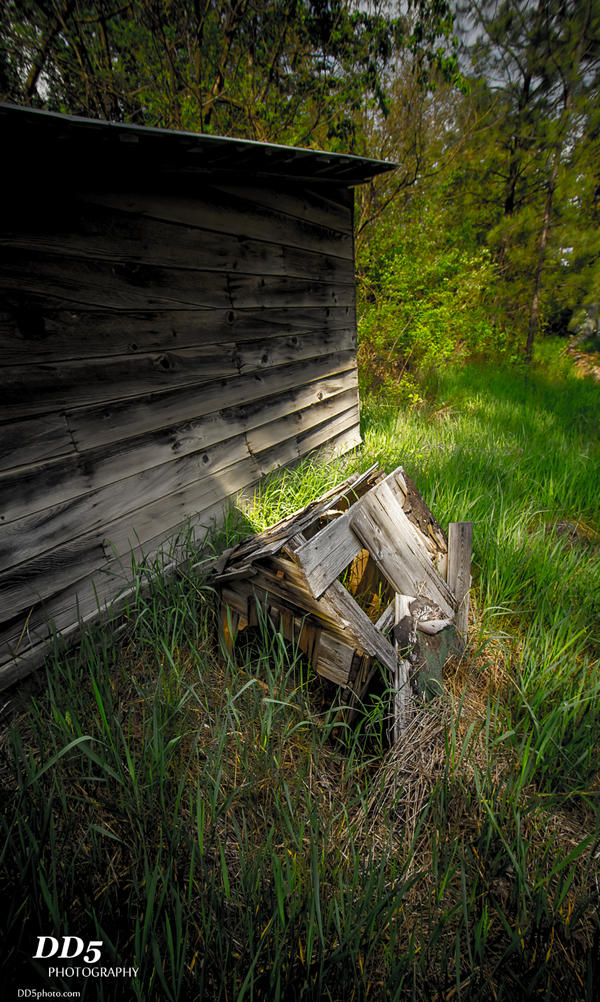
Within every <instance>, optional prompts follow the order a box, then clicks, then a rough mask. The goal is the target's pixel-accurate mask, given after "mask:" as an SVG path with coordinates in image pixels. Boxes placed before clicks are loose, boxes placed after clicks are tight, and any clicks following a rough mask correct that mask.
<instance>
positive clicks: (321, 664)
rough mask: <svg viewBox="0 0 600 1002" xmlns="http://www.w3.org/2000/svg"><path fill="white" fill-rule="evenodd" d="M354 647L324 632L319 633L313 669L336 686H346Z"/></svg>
mask: <svg viewBox="0 0 600 1002" xmlns="http://www.w3.org/2000/svg"><path fill="white" fill-rule="evenodd" d="M353 657H354V647H352V646H351V645H349V644H344V643H342V641H341V640H338V639H337V638H336V637H333V636H332V635H331V634H330V633H327V632H326V631H325V630H323V632H322V633H321V639H320V643H319V653H318V660H317V662H316V664H313V668H314V669H315V671H317V672H318V674H319V675H323V676H324V677H325V678H328V679H329V680H330V681H331V682H335V683H336V684H337V685H347V684H348V681H349V679H350V671H351V668H352V659H353Z"/></svg>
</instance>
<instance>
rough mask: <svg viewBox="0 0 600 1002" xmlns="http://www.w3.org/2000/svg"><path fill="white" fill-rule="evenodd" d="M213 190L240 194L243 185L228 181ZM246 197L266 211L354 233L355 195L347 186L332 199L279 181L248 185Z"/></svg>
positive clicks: (245, 189)
mask: <svg viewBox="0 0 600 1002" xmlns="http://www.w3.org/2000/svg"><path fill="white" fill-rule="evenodd" d="M213 187H214V188H215V190H217V191H220V192H223V193H224V194H227V195H233V196H235V195H239V194H240V188H239V185H233V184H227V183H226V182H224V181H223V182H218V183H217V184H215V185H213ZM243 194H244V197H245V198H248V199H250V200H251V201H252V202H253V203H254V204H255V205H261V206H263V208H265V209H275V210H276V211H277V212H278V213H282V214H284V215H286V216H292V217H293V218H295V219H302V220H306V221H307V222H309V223H314V224H316V225H317V226H325V227H326V228H327V229H329V230H337V231H338V232H340V233H345V234H350V233H352V201H353V193H352V191H350V190H349V189H348V188H347V187H346V186H345V185H344V186H340V188H339V189H338V190H337V192H334V190H332V192H331V197H329V198H328V197H326V196H324V195H323V194H322V193H321V192H317V191H315V190H314V188H309V187H306V186H305V185H303V186H302V187H301V188H299V186H298V185H297V184H292V185H287V186H286V185H283V184H281V183H278V182H276V181H274V182H272V183H270V184H269V185H268V186H266V185H258V184H256V185H251V184H245V185H244V189H243ZM334 194H335V195H337V198H335V197H334Z"/></svg>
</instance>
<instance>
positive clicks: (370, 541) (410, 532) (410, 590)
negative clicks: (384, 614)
mask: <svg viewBox="0 0 600 1002" xmlns="http://www.w3.org/2000/svg"><path fill="white" fill-rule="evenodd" d="M350 525H351V527H352V530H353V531H354V532H355V533H356V535H357V536H358V537H359V539H360V540H361V541H362V543H363V544H364V545H365V546H366V548H367V549H368V550H369V553H370V554H371V556H372V557H373V560H374V561H375V563H376V564H377V566H378V567H379V569H380V570H381V572H382V574H384V576H385V577H386V578H387V580H388V581H389V582H390V584H391V585H392V587H393V588H394V590H395V591H396V592H398V593H399V594H408V595H421V594H423V595H426V596H427V597H428V598H430V599H432V600H433V601H434V602H435V603H436V604H437V605H439V606H440V608H441V609H443V611H444V612H445V614H446V615H447V616H449V617H451V616H454V613H455V611H456V605H455V600H454V596H453V595H452V593H451V591H450V589H449V588H448V586H447V584H446V582H445V581H443V580H442V578H441V577H440V576H439V574H438V573H437V571H436V569H435V567H434V566H433V564H432V563H431V561H430V558H429V556H428V554H427V552H426V551H425V550H424V549H423V547H422V546H421V545H420V543H419V542H418V541H417V539H416V537H415V532H414V528H413V526H412V525H411V523H410V521H409V519H408V516H407V515H406V514H405V513H404V511H403V510H402V506H401V505H400V503H399V502H398V500H397V499H396V497H395V496H394V494H393V493H392V491H391V489H390V487H389V484H387V483H386V482H385V481H384V482H383V483H382V484H379V485H378V486H377V487H375V488H374V489H373V490H372V491H371V492H370V493H369V494H367V495H366V496H365V497H364V498H362V499H361V501H360V503H359V504H357V505H355V507H354V509H353V512H352V518H351V520H350Z"/></svg>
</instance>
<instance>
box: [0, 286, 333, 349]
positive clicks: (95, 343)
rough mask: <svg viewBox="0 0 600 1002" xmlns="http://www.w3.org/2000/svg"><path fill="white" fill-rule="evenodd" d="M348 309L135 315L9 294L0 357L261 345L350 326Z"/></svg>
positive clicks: (2, 314)
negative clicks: (286, 336) (66, 306)
mask: <svg viewBox="0 0 600 1002" xmlns="http://www.w3.org/2000/svg"><path fill="white" fill-rule="evenodd" d="M352 314H353V311H352V309H351V307H349V306H332V307H325V306H312V307H306V308H303V309H295V308H290V307H284V308H283V309H281V310H279V309H271V310H263V309H259V310H255V309H242V310H233V309H231V307H228V308H227V309H225V310H213V309H200V310H194V309H184V310H173V309H166V310H160V311H158V310H156V311H152V310H141V311H137V312H136V311H133V310H132V311H127V312H123V311H121V312H118V313H115V312H114V311H106V310H102V309H88V310H85V309H76V308H72V309H61V308H60V307H58V308H57V307H54V306H52V305H51V304H50V303H49V302H48V300H46V299H45V298H44V297H43V296H35V295H31V296H24V295H23V294H22V293H19V294H18V296H15V297H14V302H13V303H12V307H11V308H8V309H5V310H3V311H2V310H0V354H1V355H2V360H3V362H4V364H5V365H19V364H20V363H22V361H23V358H24V357H26V358H27V359H28V361H29V363H30V364H32V365H33V364H35V363H39V362H52V361H61V362H62V361H68V360H69V359H82V358H97V357H98V356H99V355H100V356H102V357H104V356H107V355H111V356H118V355H134V354H137V352H138V351H139V352H141V353H142V354H143V353H144V352H155V351H157V352H163V351H173V350H179V349H181V348H197V347H202V346H203V345H206V344H220V343H222V342H235V343H236V344H239V343H240V342H243V341H256V340H259V339H262V340H263V341H266V340H269V339H270V338H272V337H282V336H283V335H284V334H308V333H310V332H311V331H326V332H328V333H331V332H333V331H339V330H344V329H346V330H347V329H349V328H352Z"/></svg>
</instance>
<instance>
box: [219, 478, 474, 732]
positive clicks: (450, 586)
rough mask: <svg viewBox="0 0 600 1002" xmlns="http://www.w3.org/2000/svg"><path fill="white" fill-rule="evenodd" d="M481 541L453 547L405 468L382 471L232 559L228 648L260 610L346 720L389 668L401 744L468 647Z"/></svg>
mask: <svg viewBox="0 0 600 1002" xmlns="http://www.w3.org/2000/svg"><path fill="white" fill-rule="evenodd" d="M471 539H472V523H471V522H454V523H451V524H450V526H449V531H448V537H446V535H445V533H444V532H443V530H442V528H441V526H440V525H439V524H438V522H437V521H436V520H435V518H434V516H433V515H432V513H431V512H430V510H429V508H428V507H427V505H426V504H425V502H424V501H423V499H422V497H421V496H420V494H419V493H418V491H417V490H416V488H415V486H414V484H413V482H412V481H411V479H410V478H409V477H408V476H406V474H405V473H404V471H403V469H402V467H398V468H397V469H396V470H394V472H393V473H391V474H390V475H389V476H386V475H385V473H383V472H382V471H381V470H378V469H377V468H376V467H375V466H374V467H371V468H370V469H369V470H367V472H366V473H364V474H356V475H354V476H352V477H349V478H348V479H347V480H346V481H344V483H342V484H340V485H339V486H338V487H336V488H334V489H333V490H331V491H328V492H327V493H326V494H323V495H322V496H321V497H319V498H317V499H315V500H314V501H312V502H311V503H310V504H309V505H307V506H306V507H305V508H303V509H302V510H301V511H298V512H296V513H295V514H294V515H291V516H290V517H288V518H286V519H284V520H283V521H281V522H279V523H277V525H274V526H272V527H270V528H269V529H266V530H265V531H264V532H261V533H259V534H258V535H256V536H253V537H252V538H250V539H247V540H245V541H243V542H242V543H240V544H239V545H238V546H235V547H233V548H231V549H230V550H227V551H226V552H225V553H224V554H222V556H221V557H220V558H219V560H218V561H217V562H216V563H215V565H214V569H213V577H214V581H215V583H216V584H217V586H218V588H219V590H220V597H221V625H222V630H223V634H224V639H225V643H226V645H227V646H228V647H229V648H230V649H231V648H232V646H233V644H234V642H235V639H236V635H237V633H238V631H240V630H243V629H245V628H246V627H247V626H252V625H255V624H256V623H257V622H258V618H259V607H260V608H261V609H262V610H263V611H264V612H266V613H267V614H268V616H269V617H270V618H271V620H272V622H273V624H274V626H275V627H276V628H281V630H282V633H283V635H284V637H285V638H286V639H288V640H292V639H293V640H295V641H296V642H297V643H298V645H299V647H300V649H301V650H302V651H303V652H304V653H305V654H306V656H307V657H308V659H309V660H310V662H311V664H312V667H313V669H314V670H315V671H316V672H317V673H318V674H319V675H321V676H323V677H324V678H326V679H329V680H330V681H331V682H334V683H336V684H337V685H338V686H340V687H341V690H342V691H341V704H342V705H343V707H344V709H343V711H342V713H343V716H344V717H345V718H346V719H349V718H350V717H351V716H352V715H353V713H354V712H355V708H356V706H357V705H358V703H359V702H360V700H361V699H362V698H363V697H364V695H365V693H366V691H367V689H368V687H369V685H370V683H371V680H372V678H373V676H374V674H375V672H376V671H377V666H378V664H380V665H382V666H383V668H384V669H385V670H386V672H387V676H388V679H389V684H390V688H391V689H392V690H393V691H394V708H393V715H392V718H393V723H392V730H391V737H392V740H397V738H398V737H399V736H400V734H401V732H402V730H403V728H404V726H405V723H406V719H407V714H408V710H409V705H410V699H411V695H418V696H424V695H425V694H426V691H427V690H428V689H429V688H430V687H431V683H432V681H433V682H434V683H435V681H436V680H437V682H438V683H441V665H442V663H443V661H444V660H445V657H446V655H447V654H448V653H450V652H452V651H454V652H458V651H460V650H462V649H463V648H464V643H465V640H466V632H467V618H468V602H469V588H470V584H471V574H470V565H471ZM387 634H391V637H392V639H391V640H390V639H388V636H387Z"/></svg>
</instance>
